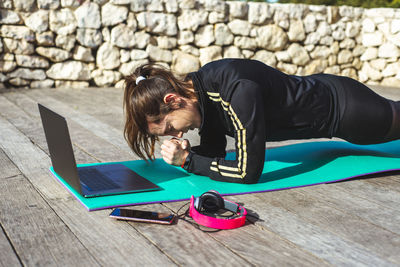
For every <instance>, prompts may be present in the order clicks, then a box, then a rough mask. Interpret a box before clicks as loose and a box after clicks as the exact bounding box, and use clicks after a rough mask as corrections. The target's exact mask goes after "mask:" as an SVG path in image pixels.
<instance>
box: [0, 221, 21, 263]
mask: <svg viewBox="0 0 400 267" xmlns="http://www.w3.org/2000/svg"><path fill="white" fill-rule="evenodd" d="M0 226H1V224H0ZM9 266H22V264H21V262H20V261H19V259H18V257H17V255H16V254H15V252H14V248H13V247H12V246H11V244H10V242H9V240H8V238H7V236H6V234H5V233H4V229H3V227H0V267H9Z"/></svg>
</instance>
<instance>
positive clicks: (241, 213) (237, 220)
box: [189, 190, 247, 229]
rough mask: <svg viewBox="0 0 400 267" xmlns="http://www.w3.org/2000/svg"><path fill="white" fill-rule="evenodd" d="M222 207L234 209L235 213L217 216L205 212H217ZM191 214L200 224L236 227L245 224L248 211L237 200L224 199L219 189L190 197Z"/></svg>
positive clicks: (222, 227) (214, 226)
mask: <svg viewBox="0 0 400 267" xmlns="http://www.w3.org/2000/svg"><path fill="white" fill-rule="evenodd" d="M220 209H224V210H228V211H232V212H233V213H234V214H235V215H233V216H231V217H228V218H216V217H213V216H209V215H206V214H204V213H210V212H217V211H218V210H220ZM189 215H190V217H192V218H193V220H195V221H196V222H197V223H198V224H200V225H203V226H207V227H210V228H215V229H234V228H238V227H240V226H242V225H244V224H245V222H246V215H247V211H246V209H245V208H244V207H242V206H240V205H239V204H236V203H235V202H232V201H229V200H226V199H224V198H223V197H222V196H221V195H220V194H219V193H218V192H217V191H214V190H212V191H207V192H205V193H203V194H202V195H201V196H200V197H194V196H192V197H191V198H190V208H189Z"/></svg>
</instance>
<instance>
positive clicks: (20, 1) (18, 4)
mask: <svg viewBox="0 0 400 267" xmlns="http://www.w3.org/2000/svg"><path fill="white" fill-rule="evenodd" d="M0 2H3V1H0ZM7 3H8V1H6V3H5V4H4V5H7V6H8V7H6V8H12V6H11V7H10V4H7ZM35 3H36V1H35V0H14V8H15V10H16V11H26V12H29V11H32V10H33V9H34V8H35ZM11 5H12V4H11Z"/></svg>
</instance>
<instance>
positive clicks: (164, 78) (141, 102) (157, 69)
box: [124, 63, 196, 160]
mask: <svg viewBox="0 0 400 267" xmlns="http://www.w3.org/2000/svg"><path fill="white" fill-rule="evenodd" d="M139 76H143V77H144V78H146V79H145V80H141V81H140V82H139V83H138V84H136V79H137V78H138V77H139ZM188 88H190V83H189V82H188V81H186V79H185V80H184V79H179V78H177V77H175V76H174V75H173V74H172V72H171V71H169V70H167V69H165V68H164V67H162V66H160V65H157V64H153V63H148V64H144V65H142V66H140V67H138V68H137V69H136V70H135V71H134V72H133V73H132V74H131V75H129V76H127V77H125V92H124V111H125V119H126V121H125V127H124V136H125V140H126V141H127V142H128V144H129V146H130V147H131V149H132V150H133V152H135V153H136V154H137V155H138V156H139V157H141V158H142V159H144V160H147V159H150V160H154V145H155V143H156V141H158V140H159V139H158V137H157V136H156V135H152V134H150V133H149V132H148V122H158V121H160V120H161V119H162V118H163V117H164V116H165V115H166V114H168V113H169V112H171V111H172V110H174V109H176V107H175V108H174V107H173V106H171V104H166V103H164V96H165V95H166V94H168V93H171V92H174V93H177V94H179V95H180V96H183V97H186V98H191V99H192V98H195V97H196V94H195V93H194V92H193V91H191V90H189V89H188Z"/></svg>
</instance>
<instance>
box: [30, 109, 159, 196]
mask: <svg viewBox="0 0 400 267" xmlns="http://www.w3.org/2000/svg"><path fill="white" fill-rule="evenodd" d="M38 106H39V112H40V117H41V118H42V124H43V129H44V133H45V136H46V141H47V146H48V148H49V152H50V158H51V162H52V164H53V169H54V171H55V172H56V173H57V174H58V175H59V176H61V177H62V178H63V179H64V180H65V181H66V182H67V183H68V184H69V185H70V186H71V187H73V188H74V189H75V190H76V191H77V192H79V193H80V194H81V195H82V196H84V197H96V196H104V195H113V194H123V193H133V192H142V191H151V190H160V189H161V188H160V187H159V186H157V185H156V184H154V183H152V182H150V181H149V180H147V179H145V178H143V177H142V176H140V175H139V174H137V173H136V172H134V171H133V170H131V169H130V168H128V167H126V166H125V165H123V164H117V163H116V164H104V165H94V166H87V167H77V166H76V161H75V156H74V151H73V148H72V143H71V139H70V135H69V131H68V126H67V121H66V120H65V118H64V117H62V116H60V115H59V114H57V113H55V112H54V111H52V110H50V109H48V108H46V107H45V106H43V105H41V104H39V103H38Z"/></svg>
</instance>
